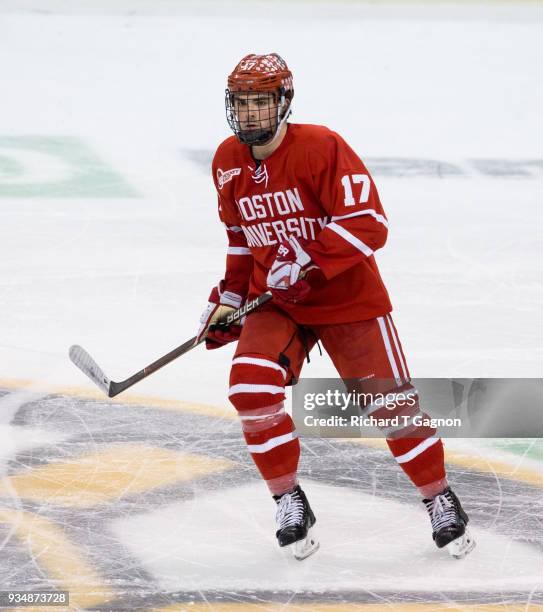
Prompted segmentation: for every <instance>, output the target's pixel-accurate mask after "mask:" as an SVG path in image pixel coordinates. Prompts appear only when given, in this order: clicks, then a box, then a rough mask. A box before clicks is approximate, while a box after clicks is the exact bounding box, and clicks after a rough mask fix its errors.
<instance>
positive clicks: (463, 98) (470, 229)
mask: <svg viewBox="0 0 543 612" xmlns="http://www.w3.org/2000/svg"><path fill="white" fill-rule="evenodd" d="M249 5H250V7H249ZM542 24H543V7H541V6H539V5H537V4H536V3H532V4H524V3H517V2H511V3H503V4H502V3H484V4H483V3H481V4H472V3H465V2H462V3H458V4H451V3H444V4H441V3H429V4H424V3H418V4H416V5H412V4H410V3H409V2H402V3H401V4H383V3H378V4H376V3H368V4H363V3H357V2H345V3H342V2H334V3H327V2H318V3H315V4H313V3H308V2H301V3H294V2H292V3H291V2H289V3H288V6H287V3H280V2H274V3H261V2H251V3H246V2H241V1H240V2H229V3H207V2H200V3H195V2H192V3H191V2H172V1H170V0H160V1H159V2H156V3H151V2H149V1H143V0H138V1H137V2H133V3H128V2H121V1H117V0H116V1H115V2H113V1H111V2H105V0H100V1H97V2H93V3H89V2H77V3H76V2H66V1H64V0H49V1H47V2H37V0H23V1H21V2H15V1H11V0H7V1H6V2H3V3H1V6H0V46H1V48H2V51H3V52H2V53H0V69H1V73H2V76H3V83H4V87H3V91H2V113H0V210H1V213H2V223H1V224H0V255H1V257H0V332H1V333H0V364H1V366H2V368H1V372H0V389H1V390H2V391H1V394H2V395H1V396H0V410H1V412H0V469H1V471H2V473H1V474H0V477H1V479H0V543H1V546H2V551H1V555H0V585H1V586H2V587H4V586H5V587H6V588H19V589H25V588H31V587H51V586H58V587H61V586H64V587H67V588H70V590H71V591H72V593H73V594H74V596H73V602H74V606H76V607H79V608H92V607H94V608H97V609H104V610H105V609H126V610H134V609H137V608H138V607H139V606H142V607H144V608H145V609H151V608H158V607H166V606H169V605H173V604H175V603H176V602H177V603H179V602H181V604H182V603H183V602H194V603H198V602H200V603H201V602H204V603H205V602H210V603H211V605H217V604H218V603H219V602H222V603H229V602H230V603H232V602H233V603H234V604H236V603H246V602H253V603H258V604H261V605H263V606H264V607H266V606H271V605H272V603H273V602H276V603H287V602H297V603H301V604H307V605H309V606H311V605H313V604H314V603H315V602H316V601H324V602H328V603H338V602H339V603H346V602H357V603H358V604H360V605H362V604H363V603H365V602H371V603H375V602H379V603H385V604H387V605H390V606H395V605H399V604H400V603H401V602H411V603H417V604H418V603H423V602H434V604H435V605H436V606H437V605H438V604H439V603H444V602H457V603H458V605H460V606H461V605H464V604H466V605H467V602H486V603H497V604H500V603H501V602H515V601H516V602H522V604H523V605H524V606H525V607H526V606H527V605H528V604H530V603H537V602H539V603H541V601H542V599H543V582H542V579H541V576H543V571H542V569H543V568H542V565H541V564H542V551H543V548H542V545H543V541H542V539H541V538H542V536H541V533H542V529H541V527H542V520H543V507H542V504H543V499H542V493H541V485H540V483H541V474H542V468H541V452H540V450H539V451H536V450H535V449H534V447H533V445H532V443H531V442H527V443H526V445H525V447H523V448H524V450H522V449H521V450H520V451H519V449H518V448H516V450H515V449H513V450H515V452H516V454H512V452H511V448H512V447H511V448H508V447H507V446H504V445H503V444H502V446H500V448H499V450H495V449H494V448H491V447H489V445H488V444H486V445H480V444H477V445H476V446H474V444H475V442H467V443H465V445H464V446H458V444H457V443H455V444H452V443H451V444H449V445H448V446H447V448H450V449H451V463H450V466H449V468H450V474H451V480H452V481H453V483H454V485H455V487H456V488H457V490H458V492H459V494H460V495H461V497H462V500H463V501H464V502H465V505H466V508H467V509H468V511H469V513H470V516H471V517H472V522H473V525H474V527H473V531H474V533H475V534H476V537H477V540H478V548H477V549H476V551H474V553H473V555H472V556H471V557H469V558H467V559H465V560H464V561H463V562H460V563H457V562H455V561H453V560H450V559H449V558H448V557H443V556H441V555H440V554H439V551H437V549H435V548H434V547H433V544H432V542H431V539H430V537H429V525H428V524H427V517H426V516H425V515H424V511H423V509H422V507H421V505H420V502H419V501H418V499H417V497H416V495H415V494H414V492H413V490H412V488H411V487H410V486H409V484H408V483H407V482H406V481H405V478H404V477H403V476H402V475H401V473H400V471H399V470H398V468H397V466H395V465H394V464H393V463H392V461H391V460H390V458H389V455H388V453H387V452H386V451H385V450H383V449H381V448H373V447H370V446H364V445H361V444H354V443H346V442H339V441H334V442H326V441H313V440H311V441H304V444H303V446H304V452H303V461H302V468H301V476H302V479H303V480H304V482H307V483H308V484H307V488H308V490H309V491H310V492H311V500H312V503H313V505H314V506H315V510H316V512H317V516H318V527H319V530H320V532H321V539H322V543H323V545H322V549H321V550H320V551H319V552H318V553H317V555H315V556H314V557H313V558H311V559H308V560H307V561H305V562H303V563H302V564H300V563H295V562H293V561H291V560H288V559H284V558H283V556H282V555H281V554H280V551H279V550H278V549H277V548H276V547H275V544H274V542H273V504H271V502H270V500H269V497H268V495H267V493H266V492H265V490H264V487H263V485H262V484H261V483H260V481H259V479H258V478H257V474H256V472H255V469H254V467H253V466H252V464H251V462H250V459H249V458H248V457H247V454H246V451H245V448H244V444H243V440H242V437H241V435H240V432H239V425H238V423H237V421H236V420H235V415H234V414H233V410H232V409H230V408H228V405H227V401H226V389H227V381H228V369H229V361H230V357H231V354H232V350H233V349H232V348H231V347H227V348H224V349H222V350H220V351H212V352H206V351H204V350H203V349H202V350H198V349H196V350H194V351H191V353H190V355H188V356H185V357H183V358H180V359H179V360H178V361H176V362H174V363H173V364H171V365H169V366H168V367H166V368H164V369H163V370H161V371H160V372H157V373H156V374H154V375H153V376H151V377H149V378H148V379H146V380H145V381H143V382H142V383H140V384H139V385H138V387H137V388H135V389H134V391H135V392H137V393H138V394H140V395H142V396H145V398H146V399H141V398H140V399H132V400H130V399H127V400H126V403H123V401H122V398H121V401H120V402H109V401H106V400H105V399H96V398H97V397H99V396H97V395H94V396H92V397H91V396H90V395H89V394H91V393H94V388H93V386H92V383H90V382H89V381H87V380H86V379H85V378H84V377H83V376H82V374H81V373H80V372H79V371H78V370H77V369H76V368H74V367H73V365H72V364H71V363H70V362H69V360H68V358H67V350H68V347H69V346H70V345H72V344H74V343H78V344H80V345H82V346H83V347H85V349H87V350H88V351H89V352H90V354H91V355H92V356H93V357H94V358H95V359H96V361H97V363H99V364H100V366H101V367H102V368H103V369H104V371H105V373H106V374H107V376H109V377H110V378H111V379H113V380H120V379H124V378H126V377H127V376H128V375H129V374H131V373H134V372H136V371H137V370H139V369H140V368H142V367H143V366H144V365H146V364H148V363H150V362H151V361H153V360H154V359H156V358H157V357H159V356H160V355H162V354H164V353H165V352H167V351H168V350H170V349H172V348H173V347H174V346H176V345H178V344H180V343H181V342H183V341H184V340H186V339H188V338H190V337H192V336H193V335H194V333H195V329H196V326H197V322H198V318H199V315H200V311H201V310H202V308H203V307H204V305H205V303H206V301H207V296H208V293H209V290H210V288H211V287H212V286H213V285H214V284H215V283H216V282H217V280H218V279H219V278H220V277H221V274H222V271H223V265H224V247H225V239H224V231H223V228H222V227H221V225H220V224H219V222H218V220H217V215H216V206H215V197H214V193H213V186H212V181H211V178H210V176H209V172H208V168H207V165H208V161H209V158H210V155H211V154H212V152H213V150H214V148H215V147H216V146H217V144H218V142H220V141H221V140H222V139H223V138H225V137H226V136H228V128H227V125H226V122H225V121H224V110H223V89H224V81H225V75H226V74H227V73H228V72H229V71H230V70H231V69H232V67H233V66H234V64H235V63H236V61H237V60H238V59H239V57H240V56H242V55H244V54H245V53H247V52H249V51H256V52H265V51H272V50H274V51H278V52H279V53H281V54H282V55H284V57H285V58H286V59H287V61H288V62H289V64H290V65H291V67H292V69H293V70H294V74H295V83H296V98H295V115H294V119H295V120H296V121H298V122H302V123H323V124H326V125H328V126H330V127H331V128H333V129H335V130H337V131H339V132H340V133H341V134H342V135H343V136H344V137H345V138H346V140H347V141H348V142H349V143H351V144H352V145H353V147H354V148H355V149H356V150H357V151H358V152H359V153H360V155H361V156H362V157H363V158H364V159H368V160H372V161H371V163H369V162H368V165H369V166H370V169H373V168H375V170H376V172H375V178H376V180H377V185H378V187H379V191H380V194H381V199H382V201H383V205H384V208H385V210H386V212H387V214H388V217H389V220H390V234H389V241H388V244H387V245H386V248H385V249H383V251H382V252H380V253H379V254H378V263H379V266H380V269H381V271H382V275H383V277H384V279H385V282H386V283H387V286H388V288H389V291H390V294H391V298H392V301H393V304H394V307H395V311H394V319H395V322H396V325H397V327H398V329H399V333H400V337H401V339H402V343H403V345H404V349H405V352H406V356H407V360H408V363H409V366H410V370H411V372H412V373H413V374H414V375H416V376H419V377H431V376H439V377H444V376H455V377H461V376H466V377H483V376H484V377H491V376H505V377H517V376H519V377H520V376H526V377H528V376H533V377H537V376H540V373H541V368H542V365H543V348H542V347H543V342H542V340H543V325H542V323H543V321H542V312H543V309H542V305H543V304H542V302H543V285H542V282H541V278H542V271H543V269H542V257H541V250H542V249H541V247H542V246H543V239H542V238H541V235H540V227H541V225H542V222H543V211H542V208H541V192H542V185H543V173H542V171H541V168H543V162H542V160H543V154H542V151H541V138H540V137H539V132H540V131H541V108H542V107H543V82H542V80H541V68H540V58H541V56H542V52H543V43H542V41H543V36H542V35H541V33H542ZM372 164H373V166H372ZM452 168H454V169H456V170H455V171H454V172H453V171H452V170H451V169H452ZM519 168H521V170H519ZM304 374H306V375H308V376H314V377H317V376H334V370H333V367H332V365H331V363H330V361H329V360H328V358H327V357H323V358H320V357H318V356H317V355H315V357H314V358H312V360H311V364H309V365H308V366H306V368H305V370H304ZM93 398H94V399H93ZM210 406H217V407H218V409H217V410H214V409H213V408H212V407H210ZM221 409H223V412H222V415H221V413H220V411H221ZM214 414H216V416H213V415H214ZM132 449H135V450H134V452H133V456H134V458H133V459H130V457H131V451H132ZM138 449H139V452H138ZM538 453H539V454H538ZM453 459H454V461H453ZM470 461H472V463H470ZM504 466H509V468H510V470H509V472H507V474H506V470H505V468H504ZM83 474H84V475H85V479H84V480H83V479H82V478H81V475H83ZM515 474H516V476H517V479H515ZM78 475H79V476H78ZM538 483H539V484H538ZM97 500H98V501H97ZM240 511H241V518H240V520H239V522H238V521H236V517H237V516H238V515H239V513H240ZM108 602H109V603H108ZM181 604H179V605H181Z"/></svg>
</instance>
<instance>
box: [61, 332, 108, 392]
mask: <svg viewBox="0 0 543 612" xmlns="http://www.w3.org/2000/svg"><path fill="white" fill-rule="evenodd" d="M69 355H70V360H71V361H72V363H73V364H74V365H75V366H77V367H78V368H79V369H80V370H81V371H82V372H83V373H84V374H86V375H87V376H88V377H89V378H90V379H91V380H92V382H93V383H94V384H96V385H98V387H100V389H102V391H103V392H104V393H105V394H106V395H107V396H109V392H110V388H111V381H110V380H109V378H108V377H107V376H106V375H105V374H104V372H103V371H102V369H101V368H100V367H99V366H98V364H97V363H96V361H94V359H93V358H92V357H91V356H90V355H89V354H88V353H87V351H86V350H85V349H84V348H83V347H81V346H78V345H77V344H74V345H73V346H71V347H70V352H69Z"/></svg>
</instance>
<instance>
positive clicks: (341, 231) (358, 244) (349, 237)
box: [324, 223, 373, 257]
mask: <svg viewBox="0 0 543 612" xmlns="http://www.w3.org/2000/svg"><path fill="white" fill-rule="evenodd" d="M324 229H330V230H332V231H333V232H335V233H336V234H338V235H339V236H341V237H342V238H343V239H344V240H346V241H347V242H349V243H350V244H352V245H353V246H354V247H355V248H357V249H358V250H359V251H361V252H362V253H364V255H366V256H367V257H370V255H373V251H372V250H371V249H370V247H369V246H368V245H367V244H364V243H363V242H362V240H359V239H358V238H357V237H356V236H353V234H351V232H348V231H347V230H346V229H345V228H344V227H341V225H338V224H337V223H329V224H328V225H327V226H326V227H325V228H324Z"/></svg>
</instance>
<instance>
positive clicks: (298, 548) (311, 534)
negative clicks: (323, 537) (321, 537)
mask: <svg viewBox="0 0 543 612" xmlns="http://www.w3.org/2000/svg"><path fill="white" fill-rule="evenodd" d="M319 546H320V544H319V541H318V540H317V537H316V533H315V528H314V527H310V529H309V530H308V532H307V536H306V537H305V538H304V539H303V540H298V541H297V542H294V544H291V545H290V546H286V547H285V550H287V551H289V553H290V554H292V555H293V556H294V558H295V559H297V560H298V561H303V560H304V559H307V557H309V556H310V555H312V554H313V553H316V552H317V550H319Z"/></svg>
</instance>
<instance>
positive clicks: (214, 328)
mask: <svg viewBox="0 0 543 612" xmlns="http://www.w3.org/2000/svg"><path fill="white" fill-rule="evenodd" d="M241 303H242V298H241V296H240V295H238V294H237V293H232V292H231V291H224V281H223V280H222V281H221V282H220V283H219V284H218V285H217V286H216V287H213V289H212V291H211V294H210V295H209V303H208V305H207V308H206V309H205V310H204V312H203V313H202V316H201V317H200V327H199V329H198V334H197V339H198V341H200V340H201V338H202V337H204V336H205V341H206V348H207V349H216V348H220V347H221V346H224V345H225V344H228V343H229V342H234V341H236V340H238V338H239V336H240V334H241V325H227V324H226V323H219V321H220V320H221V319H224V318H225V317H227V316H228V314H229V313H230V312H233V311H234V310H237V309H238V308H239V307H240V306H241Z"/></svg>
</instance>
